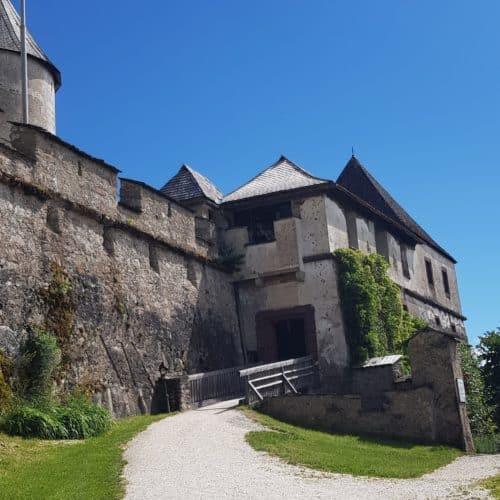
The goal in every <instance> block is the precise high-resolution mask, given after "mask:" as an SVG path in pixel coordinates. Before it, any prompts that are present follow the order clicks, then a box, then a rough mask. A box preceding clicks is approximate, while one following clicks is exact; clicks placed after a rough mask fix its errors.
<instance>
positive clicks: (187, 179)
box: [160, 165, 223, 203]
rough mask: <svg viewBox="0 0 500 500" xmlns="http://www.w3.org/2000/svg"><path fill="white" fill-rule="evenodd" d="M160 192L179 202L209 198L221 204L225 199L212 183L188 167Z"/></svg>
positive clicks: (183, 167) (184, 167) (180, 171)
mask: <svg viewBox="0 0 500 500" xmlns="http://www.w3.org/2000/svg"><path fill="white" fill-rule="evenodd" d="M160 191H161V192H162V193H163V194H165V195H166V196H169V197H170V198H173V199H174V200H176V201H179V202H180V201H187V200H192V199H196V198H207V199H209V200H211V201H213V202H214V203H220V202H221V200H222V197H223V194H222V193H221V192H220V191H219V190H218V189H217V187H216V186H215V185H214V184H213V183H212V182H211V181H209V180H208V179H207V178H206V177H205V176H204V175H201V174H200V173H199V172H197V171H196V170H193V169H192V168H191V167H188V166H187V165H182V167H181V168H180V169H179V171H178V172H177V173H176V174H175V175H174V176H173V177H172V178H171V179H170V180H169V181H168V182H167V183H166V184H165V185H164V186H163V187H162V188H161V189H160Z"/></svg>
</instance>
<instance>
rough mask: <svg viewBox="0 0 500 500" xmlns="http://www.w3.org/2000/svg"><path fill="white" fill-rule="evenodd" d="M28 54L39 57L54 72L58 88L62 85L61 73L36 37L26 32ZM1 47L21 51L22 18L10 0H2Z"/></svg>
mask: <svg viewBox="0 0 500 500" xmlns="http://www.w3.org/2000/svg"><path fill="white" fill-rule="evenodd" d="M26 48H27V52H28V55H29V56H31V57H34V58H36V59H39V60H40V61H41V62H42V63H43V64H45V66H47V68H48V69H49V70H50V72H51V73H52V76H53V77H54V80H55V82H56V89H57V88H59V87H60V86H61V73H60V72H59V70H58V69H57V68H56V67H55V66H54V65H53V64H52V62H51V61H50V59H49V58H48V57H47V56H46V55H45V53H44V52H43V50H42V49H41V48H40V46H39V45H38V44H37V43H36V42H35V39H34V38H33V36H32V35H31V33H29V31H27V32H26ZM0 49H3V50H9V51H12V52H21V18H20V16H19V14H18V13H17V11H16V9H15V8H14V6H13V5H12V3H11V2H10V0H0Z"/></svg>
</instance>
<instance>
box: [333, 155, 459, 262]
mask: <svg viewBox="0 0 500 500" xmlns="http://www.w3.org/2000/svg"><path fill="white" fill-rule="evenodd" d="M337 184H339V185H340V186H342V187H344V188H345V189H347V190H348V191H350V192H351V193H353V194H355V195H356V196H358V197H359V198H361V199H362V200H364V201H366V202H367V203H368V204H369V205H371V206H372V207H374V208H375V209H377V210H379V211H380V212H382V213H383V214H384V215H386V216H387V217H389V218H390V219H392V220H394V221H396V222H398V223H400V224H402V225H403V226H404V227H406V228H407V229H409V230H410V231H411V232H412V233H414V234H415V235H417V236H418V237H419V238H420V239H422V240H423V241H424V242H425V243H427V244H428V245H430V246H431V247H433V248H435V249H436V250H438V251H439V252H441V253H443V254H444V255H446V256H447V257H450V258H451V259H452V260H453V261H454V260H455V259H453V257H451V255H449V254H448V253H447V252H446V251H445V250H444V249H443V248H442V247H440V246H439V245H438V244H437V243H436V242H435V241H434V240H433V239H432V238H431V236H430V235H429V234H428V233H427V232H426V231H424V229H423V228H422V227H421V226H420V225H419V224H418V223H417V222H416V221H415V220H414V219H413V218H412V217H410V215H409V214H408V212H406V210H404V208H403V207H401V205H400V204H399V203H398V202H397V201H396V200H395V199H394V198H393V197H392V196H391V195H390V194H389V193H388V192H387V191H386V190H385V189H384V188H383V187H382V186H381V185H380V184H379V183H378V182H377V180H376V179H375V178H374V177H373V176H372V175H371V174H370V172H368V170H366V168H365V167H363V165H361V163H360V162H359V161H358V159H357V158H356V157H355V156H353V157H352V158H351V159H350V160H349V161H348V163H347V165H346V166H345V167H344V170H342V172H341V174H340V175H339V178H338V179H337Z"/></svg>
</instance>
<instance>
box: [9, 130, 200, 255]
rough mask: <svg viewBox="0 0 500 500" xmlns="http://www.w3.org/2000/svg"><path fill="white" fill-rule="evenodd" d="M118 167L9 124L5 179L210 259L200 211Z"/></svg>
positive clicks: (45, 135) (51, 137) (49, 136)
mask: <svg viewBox="0 0 500 500" xmlns="http://www.w3.org/2000/svg"><path fill="white" fill-rule="evenodd" d="M119 172H120V171H119V170H118V169H116V168H115V167H113V166H112V165H109V164H108V163H106V162H104V161H103V160H100V159H97V158H94V157H92V156H90V155H88V154H87V153H85V152H83V151H80V150H79V149H78V148H76V147H75V146H73V145H71V144H69V143H67V142H64V141H62V140H61V139H59V138H58V137H57V136H55V135H53V134H50V133H48V132H47V131H45V130H43V129H40V128H39V127H35V126H32V125H21V124H10V137H9V140H8V141H6V142H5V143H3V144H2V143H1V142H0V182H3V183H10V184H14V185H16V184H20V183H21V184H23V185H25V186H26V188H27V189H28V190H29V191H31V192H33V193H35V194H37V196H41V197H45V198H52V199H57V200H59V202H60V203H62V204H63V205H64V206H67V207H68V206H69V207H71V208H72V209H73V210H76V211H79V212H83V213H85V214H86V215H89V216H91V217H92V218H94V219H97V220H99V221H100V222H102V223H104V224H105V225H107V226H109V225H113V224H118V225H119V226H120V227H122V228H125V229H126V228H129V229H130V231H133V232H135V233H143V235H144V237H145V238H146V239H154V240H157V241H158V242H160V243H165V244H167V245H169V246H171V247H173V248H175V249H176V250H178V251H182V252H187V253H189V254H192V255H193V256H197V257H199V258H201V259H203V260H207V256H208V251H209V249H208V248H207V245H206V244H203V242H202V241H199V239H197V238H196V219H195V214H194V213H193V212H192V211H191V210H189V209H187V208H185V207H183V206H181V205H179V204H178V203H177V202H176V201H175V200H173V199H171V198H169V197H167V196H166V195H164V194H163V193H161V192H160V191H158V190H156V189H154V188H152V187H150V186H148V185H147V184H144V183H143V182H139V181H135V180H131V179H119V178H118V174H119ZM119 184H120V198H119V197H118V192H117V191H118V185H119ZM198 225H199V223H198Z"/></svg>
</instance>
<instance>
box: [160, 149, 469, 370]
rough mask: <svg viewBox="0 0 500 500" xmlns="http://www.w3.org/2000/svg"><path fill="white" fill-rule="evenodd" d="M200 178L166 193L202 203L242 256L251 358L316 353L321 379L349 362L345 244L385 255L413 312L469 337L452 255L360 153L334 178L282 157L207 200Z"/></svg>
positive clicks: (185, 176) (185, 177) (189, 176)
mask: <svg viewBox="0 0 500 500" xmlns="http://www.w3.org/2000/svg"><path fill="white" fill-rule="evenodd" d="M196 175H198V176H199V174H196ZM203 179H204V180H203V183H201V184H198V183H197V177H196V176H193V171H192V169H187V168H186V167H182V168H181V170H180V171H179V172H178V173H177V174H176V175H175V176H174V177H173V178H172V179H171V180H170V181H169V182H167V184H166V185H165V186H164V187H163V188H162V192H163V193H165V194H168V195H169V196H171V197H172V198H174V199H176V200H177V201H178V202H179V203H181V204H184V205H186V206H190V207H193V206H195V205H194V204H196V206H197V207H199V206H202V205H203V206H206V210H207V211H206V212H205V213H204V214H203V216H206V217H208V218H209V219H210V220H212V221H214V223H213V224H214V226H215V228H216V229H214V230H213V234H218V235H219V238H221V239H222V240H223V241H224V242H225V244H226V245H229V246H231V247H232V248H234V250H235V252H236V253H238V254H242V255H244V264H243V267H242V268H241V270H239V271H238V272H236V273H234V274H233V276H232V281H233V283H234V285H235V290H236V293H237V295H238V300H237V304H238V314H239V317H240V325H241V335H242V345H243V350H244V354H245V355H246V359H247V360H248V361H252V362H254V361H264V362H271V361H277V360H281V359H288V358H293V357H300V356H303V355H309V354H312V355H314V356H315V357H318V359H319V361H320V366H321V372H322V375H323V379H324V380H325V379H327V378H333V379H336V378H341V377H342V374H343V372H344V370H345V369H346V368H348V367H349V364H350V362H349V352H348V347H347V342H346V338H345V332H344V326H343V321H342V313H341V310H340V300H339V296H338V289H337V270H336V263H335V260H334V257H333V252H334V251H335V250H337V249H338V248H344V247H351V248H356V249H360V250H362V251H364V252H379V253H380V254H382V255H383V256H384V257H385V258H386V259H387V260H388V261H389V263H390V270H389V274H390V276H391V278H392V279H393V280H394V281H395V282H396V283H397V284H398V285H399V286H400V287H401V293H402V298H403V301H404V304H405V307H407V309H408V310H409V312H411V313H412V314H414V315H415V316H419V317H421V318H422V319H424V320H425V321H426V322H427V323H428V324H430V325H432V326H433V327H435V328H438V329H444V330H447V331H449V332H452V333H455V334H456V335H457V336H462V337H465V329H464V319H465V318H464V317H463V316H462V313H461V307H460V298H459V293H458V286H457V279H456V273H455V260H454V259H453V257H452V256H451V255H449V253H448V252H446V251H445V250H444V249H443V248H442V247H440V246H439V245H438V244H437V243H436V242H435V241H434V240H433V239H432V238H431V236H429V235H428V234H427V233H426V232H425V231H424V230H423V229H422V228H421V227H420V226H419V225H418V224H417V223H416V222H415V221H414V220H413V219H412V218H411V217H410V216H409V215H408V214H407V213H406V211H405V210H404V209H403V208H402V207H401V206H400V205H399V204H398V203H397V202H396V201H395V200H394V199H393V198H392V197H391V195H390V194H389V193H388V192H387V191H386V190H385V189H384V188H383V187H382V186H381V185H380V184H379V183H378V182H377V181H376V180H375V179H374V178H373V177H372V176H371V175H370V173H369V172H368V171H367V170H366V169H365V168H364V167H363V166H362V165H361V163H360V162H359V161H358V160H357V158H355V157H354V156H353V157H352V158H351V159H350V160H349V162H348V163H347V165H346V166H345V167H344V169H343V170H342V172H341V173H340V175H339V177H338V179H337V181H336V182H334V181H331V180H327V179H320V178H318V177H315V176H313V175H311V174H310V173H308V172H306V171H305V170H303V169H302V168H300V167H299V166H297V165H295V164H294V163H293V162H291V161H290V160H288V159H287V158H284V157H281V158H280V159H279V160H278V161H277V162H276V163H274V164H273V165H271V166H270V167H268V168H267V169H265V170H264V171H263V172H261V173H260V174H258V175H257V176H256V177H254V178H253V179H252V180H250V181H249V182H248V183H246V184H244V185H243V186H241V187H240V188H238V189H236V190H235V191H233V192H232V193H229V194H228V195H226V196H224V197H220V195H217V198H215V197H214V196H211V195H210V194H209V195H206V196H205V198H204V201H203V199H202V198H200V194H199V193H200V191H203V189H206V186H204V184H205V185H206V184H207V183H208V182H209V181H207V180H206V179H205V178H203ZM209 185H210V190H207V191H206V192H207V193H219V190H218V189H217V188H216V187H214V186H213V184H211V183H210V184H209ZM209 204H211V205H209ZM209 206H210V208H209ZM207 214H208V215H207ZM217 214H218V215H217ZM217 229H218V230H217Z"/></svg>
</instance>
